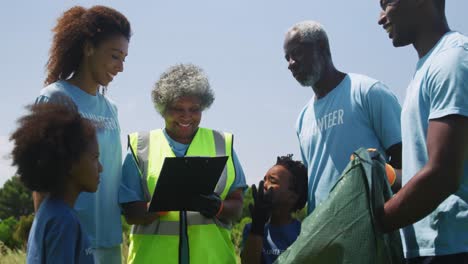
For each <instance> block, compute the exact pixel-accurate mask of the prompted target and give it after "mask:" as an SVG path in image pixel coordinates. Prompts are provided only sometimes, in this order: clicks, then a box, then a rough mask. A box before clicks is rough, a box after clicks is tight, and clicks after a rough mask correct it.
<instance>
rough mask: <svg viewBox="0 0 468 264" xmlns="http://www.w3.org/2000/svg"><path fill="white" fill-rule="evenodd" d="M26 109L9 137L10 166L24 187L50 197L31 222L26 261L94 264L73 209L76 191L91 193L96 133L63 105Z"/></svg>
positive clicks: (93, 189)
mask: <svg viewBox="0 0 468 264" xmlns="http://www.w3.org/2000/svg"><path fill="white" fill-rule="evenodd" d="M30 110H31V112H30V113H29V114H28V115H26V116H24V117H22V118H21V119H19V121H18V123H19V127H18V129H17V130H16V131H15V132H14V133H13V134H12V135H11V137H10V140H12V141H14V148H13V151H12V156H13V165H15V166H17V168H18V170H17V174H18V175H19V177H20V180H21V181H22V182H23V184H24V185H25V186H26V187H28V188H29V189H31V190H32V191H39V192H48V193H50V195H49V196H48V197H47V198H46V199H45V200H44V201H43V202H42V203H41V205H40V207H39V209H38V211H37V213H36V216H35V218H34V222H33V224H32V228H31V231H30V233H29V238H28V246H27V259H26V263H94V259H93V251H92V248H91V246H90V244H89V240H88V236H87V234H85V233H84V231H83V229H82V227H81V224H80V222H79V220H78V217H77V215H76V212H75V210H74V209H73V206H74V204H75V201H76V199H77V197H78V195H79V194H80V193H81V192H96V190H97V187H98V184H99V173H100V172H101V171H102V166H101V164H100V163H99V148H98V144H97V139H96V129H95V127H94V125H93V123H91V122H90V121H89V120H87V119H85V118H83V117H81V116H80V114H79V113H78V112H77V111H74V110H70V108H67V107H66V106H61V105H57V104H39V105H34V106H32V107H30Z"/></svg>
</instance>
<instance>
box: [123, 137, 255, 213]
mask: <svg viewBox="0 0 468 264" xmlns="http://www.w3.org/2000/svg"><path fill="white" fill-rule="evenodd" d="M163 133H164V136H166V139H167V141H168V143H169V146H170V147H171V149H172V151H173V152H174V154H175V155H176V157H183V156H185V153H186V152H187V149H188V148H189V146H190V144H182V143H179V142H177V141H175V140H173V139H172V138H171V137H170V136H169V135H168V134H167V132H166V129H163ZM232 161H233V162H234V168H235V171H236V178H235V179H234V182H233V183H232V185H231V187H230V188H229V191H228V193H231V192H233V191H234V190H236V189H239V188H240V189H242V190H245V189H247V184H246V182H245V175H244V171H243V170H242V166H241V164H240V162H239V159H238V158H237V155H236V152H235V150H233V151H232ZM122 175H123V177H122V185H121V187H120V192H119V203H121V204H122V203H129V202H134V201H145V196H144V193H143V189H142V185H141V178H140V172H139V169H138V165H137V164H136V162H135V160H134V158H133V154H132V151H131V150H130V149H128V151H127V155H126V157H125V160H124V163H123V166H122Z"/></svg>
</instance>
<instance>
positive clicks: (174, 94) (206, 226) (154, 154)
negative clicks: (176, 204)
mask: <svg viewBox="0 0 468 264" xmlns="http://www.w3.org/2000/svg"><path fill="white" fill-rule="evenodd" d="M152 96H153V102H154V105H155V108H156V110H157V111H158V112H159V113H160V114H161V116H162V117H163V118H164V120H165V128H164V129H156V130H152V131H149V132H143V133H133V134H130V135H129V152H128V154H127V156H126V158H125V161H124V165H123V169H122V177H123V186H122V190H125V191H126V192H128V191H129V190H130V191H132V192H133V196H132V197H129V198H130V199H127V200H125V201H123V200H121V202H122V207H123V209H124V215H125V218H126V220H127V222H128V223H129V224H133V225H134V227H133V228H132V232H131V234H130V248H129V254H128V262H129V263H152V262H155V261H156V262H160V263H166V264H172V263H174V264H175V263H189V262H190V263H191V264H197V263H203V264H205V263H208V264H210V263H216V264H218V263H236V255H235V250H234V246H233V244H232V242H231V232H230V227H231V224H232V222H233V221H235V220H236V219H238V218H239V217H240V214H241V211H242V199H243V197H242V194H243V190H244V189H245V188H247V185H246V183H245V176H244V172H243V171H242V167H241V165H240V163H239V160H238V158H237V155H236V153H235V152H234V148H233V135H232V134H230V133H226V132H219V131H216V130H212V129H208V128H202V127H199V124H200V121H201V118H202V112H203V111H204V110H205V109H207V108H208V107H210V105H211V104H212V103H213V101H214V95H213V91H212V90H211V88H210V84H209V82H208V78H207V77H206V75H205V73H204V72H203V71H202V69H200V68H199V67H197V66H195V65H192V64H180V65H176V66H173V67H171V68H169V69H168V70H167V71H166V72H165V73H163V74H162V75H161V77H160V79H159V81H158V82H157V83H156V85H155V87H154V89H153V92H152ZM175 156H177V157H183V156H211V157H213V156H228V160H227V164H226V167H225V169H224V172H223V174H222V175H221V177H220V180H219V181H218V184H217V186H216V188H215V190H214V193H213V194H212V195H209V196H201V197H198V199H194V201H195V203H198V207H199V208H200V209H199V211H198V212H178V211H171V212H166V213H148V212H147V203H148V202H149V201H150V199H151V196H152V195H153V192H154V188H155V186H156V183H157V181H158V177H159V174H160V171H161V166H162V163H163V162H164V159H165V157H175ZM203 176H204V175H198V177H200V178H202V177H203ZM181 184H183V183H181ZM194 201H186V202H187V203H192V202H194Z"/></svg>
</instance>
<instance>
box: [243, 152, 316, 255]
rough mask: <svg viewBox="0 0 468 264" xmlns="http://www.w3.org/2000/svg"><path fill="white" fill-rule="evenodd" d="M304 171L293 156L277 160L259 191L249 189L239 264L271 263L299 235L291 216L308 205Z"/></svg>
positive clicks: (299, 224)
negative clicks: (250, 201)
mask: <svg viewBox="0 0 468 264" xmlns="http://www.w3.org/2000/svg"><path fill="white" fill-rule="evenodd" d="M307 186H308V185H307V169H306V168H305V166H304V165H303V164H302V163H301V162H300V161H294V160H293V159H292V155H287V156H282V157H278V158H277V161H276V164H275V165H274V166H273V167H271V168H270V169H269V170H268V171H267V173H266V175H265V177H264V178H263V181H260V183H259V186H258V189H257V188H256V187H255V185H252V195H253V199H254V204H253V205H252V204H251V205H250V206H249V209H250V213H251V216H252V223H251V224H247V225H246V226H245V228H244V232H243V250H242V253H241V260H242V263H255V264H258V263H268V264H269V263H273V262H274V261H275V260H276V258H277V257H278V256H279V255H280V254H281V253H282V252H283V251H284V250H286V249H287V248H288V247H289V246H290V245H291V244H292V243H294V241H296V238H297V236H298V235H299V233H300V231H301V222H300V221H298V220H297V219H294V218H293V217H292V213H293V212H295V211H298V210H301V209H302V208H303V207H304V206H305V204H306V201H307Z"/></svg>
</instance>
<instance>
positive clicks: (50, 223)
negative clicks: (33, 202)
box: [26, 198, 94, 264]
mask: <svg viewBox="0 0 468 264" xmlns="http://www.w3.org/2000/svg"><path fill="white" fill-rule="evenodd" d="M26 263H28V264H29V263H30V264H39V263H44V264H45V263H60V264H61V263H76V264H87V263H94V258H93V249H92V248H91V245H90V243H89V239H88V236H87V235H86V233H85V232H84V230H83V228H82V227H81V224H80V221H79V219H78V217H77V215H76V212H75V211H74V210H73V208H70V207H69V206H68V205H67V204H65V202H64V201H62V200H57V199H53V198H46V199H44V200H43V201H42V203H41V205H40V207H39V210H38V211H37V213H36V216H35V217H34V221H33V224H32V227H31V231H30V232H29V238H28V247H27V256H26Z"/></svg>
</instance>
